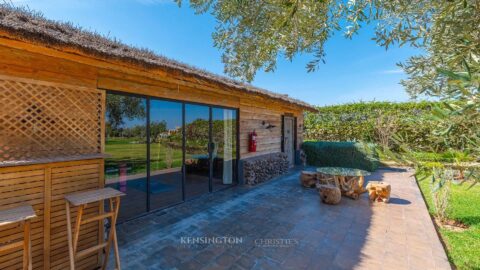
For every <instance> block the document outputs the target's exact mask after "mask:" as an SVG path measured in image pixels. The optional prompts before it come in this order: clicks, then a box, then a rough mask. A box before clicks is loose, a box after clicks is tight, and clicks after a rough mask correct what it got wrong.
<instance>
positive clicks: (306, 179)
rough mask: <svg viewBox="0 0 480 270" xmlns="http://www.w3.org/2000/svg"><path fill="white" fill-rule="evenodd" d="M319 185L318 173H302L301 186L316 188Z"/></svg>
mask: <svg viewBox="0 0 480 270" xmlns="http://www.w3.org/2000/svg"><path fill="white" fill-rule="evenodd" d="M316 183H317V172H310V171H302V172H301V173H300V184H302V186H304V187H307V188H313V187H315V184H316Z"/></svg>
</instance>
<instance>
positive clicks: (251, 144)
mask: <svg viewBox="0 0 480 270" xmlns="http://www.w3.org/2000/svg"><path fill="white" fill-rule="evenodd" d="M248 152H257V133H256V132H255V129H254V130H253V132H250V133H249V134H248Z"/></svg>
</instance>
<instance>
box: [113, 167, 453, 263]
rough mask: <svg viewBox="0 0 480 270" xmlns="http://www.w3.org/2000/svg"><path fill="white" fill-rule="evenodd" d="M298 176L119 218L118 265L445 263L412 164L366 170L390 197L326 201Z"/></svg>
mask: <svg viewBox="0 0 480 270" xmlns="http://www.w3.org/2000/svg"><path fill="white" fill-rule="evenodd" d="M298 176H299V173H298V171H297V172H294V173H291V174H289V175H287V176H284V177H281V178H278V179H275V180H272V181H270V182H267V183H265V184H262V185H259V186H256V187H241V186H239V187H234V188H231V189H228V190H224V191H220V192H217V193H215V194H209V195H206V196H203V197H201V198H198V199H195V200H192V201H189V202H186V203H184V204H181V205H178V206H176V207H173V208H170V209H167V210H164V211H161V212H157V213H154V214H151V215H148V216H145V217H143V218H139V219H136V220H133V221H129V222H126V223H123V224H121V225H119V226H118V236H119V241H120V242H119V243H120V254H121V261H122V267H123V268H124V269H381V268H384V267H387V268H389V269H392V268H394V269H408V268H414V269H420V268H423V269H433V268H437V269H450V267H449V264H448V261H447V259H446V256H445V252H444V251H443V247H442V246H441V244H440V241H439V239H438V237H437V235H436V232H435V229H434V227H433V224H432V223H431V220H430V217H429V215H428V212H427V210H426V207H425V204H424V202H423V199H422V197H421V194H420V192H419V190H418V187H417V186H416V183H415V180H414V179H413V178H412V177H411V172H407V171H405V170H397V169H393V170H392V169H389V170H379V171H377V172H376V173H374V174H373V175H372V176H369V177H367V178H366V180H367V181H368V180H369V179H371V180H382V181H386V182H389V183H391V185H392V199H391V203H390V204H387V205H383V204H374V205H371V204H370V203H369V201H368V198H367V195H366V194H363V195H362V196H361V198H360V199H359V200H357V201H354V200H351V199H349V198H346V197H343V198H342V202H341V203H340V204H339V205H335V206H331V205H325V204H322V203H321V202H320V199H319V196H318V193H317V192H316V190H315V189H305V188H303V187H301V186H300V184H299V181H298ZM224 236H226V237H232V238H228V239H224V238H222V237H224ZM197 237H198V238H197ZM182 241H183V242H182ZM195 241H196V242H195ZM202 241H214V242H215V243H209V244H205V243H202ZM230 241H235V242H236V243H229V242H230ZM199 242H200V243H199Z"/></svg>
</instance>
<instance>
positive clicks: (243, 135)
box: [239, 99, 303, 159]
mask: <svg viewBox="0 0 480 270" xmlns="http://www.w3.org/2000/svg"><path fill="white" fill-rule="evenodd" d="M285 113H290V114H292V115H294V116H295V117H297V149H299V147H300V145H301V143H302V142H303V114H302V112H301V111H292V110H285V108H276V107H273V106H271V105H269V104H262V103H260V102H254V101H249V100H245V99H244V100H242V102H241V105H240V132H239V136H240V156H241V158H242V159H244V158H250V157H255V156H260V155H264V154H271V153H278V152H281V151H282V115H284V114H285ZM264 121H265V125H263V122H264ZM267 125H273V126H275V127H273V128H270V129H267V128H266V126H267ZM300 126H301V127H300ZM254 129H255V132H256V133H257V135H258V141H257V152H254V153H250V152H248V134H249V133H250V132H252V131H253V130H254Z"/></svg>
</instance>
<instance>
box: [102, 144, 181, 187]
mask: <svg viewBox="0 0 480 270" xmlns="http://www.w3.org/2000/svg"><path fill="white" fill-rule="evenodd" d="M166 150H167V147H165V146H162V145H160V144H151V145H150V158H151V162H150V166H151V169H152V170H161V169H166V168H168V167H169V166H168V163H169V162H171V165H170V167H172V168H175V167H179V166H181V164H182V149H181V148H180V149H174V150H172V152H171V153H169V154H167V151H166ZM105 152H106V153H107V154H109V155H111V157H109V158H107V159H106V161H105V167H106V169H107V174H106V175H107V178H108V177H113V176H115V173H108V170H109V169H110V168H117V167H118V164H119V163H120V162H122V161H123V162H126V163H127V164H128V166H129V167H130V168H131V170H130V171H129V172H128V173H129V174H136V173H144V172H145V171H146V156H147V145H146V144H145V143H138V142H135V141H134V140H128V139H109V140H108V141H107V143H106V144H105ZM167 157H170V160H171V161H168V159H169V158H167Z"/></svg>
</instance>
